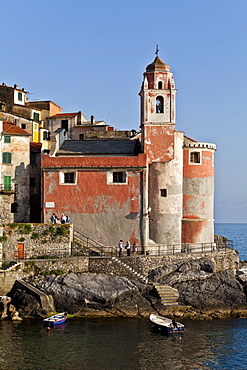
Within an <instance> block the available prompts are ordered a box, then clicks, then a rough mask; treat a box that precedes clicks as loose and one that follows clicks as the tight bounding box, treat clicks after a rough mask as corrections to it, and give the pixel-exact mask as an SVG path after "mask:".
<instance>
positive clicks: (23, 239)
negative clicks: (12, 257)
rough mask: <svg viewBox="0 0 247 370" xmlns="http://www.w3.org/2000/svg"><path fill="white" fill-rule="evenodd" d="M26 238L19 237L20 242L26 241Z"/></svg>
mask: <svg viewBox="0 0 247 370" xmlns="http://www.w3.org/2000/svg"><path fill="white" fill-rule="evenodd" d="M25 240H26V239H25V238H23V236H22V237H21V238H20V239H18V242H24V241H25Z"/></svg>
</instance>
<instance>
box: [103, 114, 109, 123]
mask: <svg viewBox="0 0 247 370" xmlns="http://www.w3.org/2000/svg"><path fill="white" fill-rule="evenodd" d="M107 114H109V112H104V114H103V121H104V122H105V117H106V115H107Z"/></svg>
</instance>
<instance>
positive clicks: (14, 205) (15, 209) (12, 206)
mask: <svg viewBox="0 0 247 370" xmlns="http://www.w3.org/2000/svg"><path fill="white" fill-rule="evenodd" d="M17 207H18V204H17V203H11V213H17Z"/></svg>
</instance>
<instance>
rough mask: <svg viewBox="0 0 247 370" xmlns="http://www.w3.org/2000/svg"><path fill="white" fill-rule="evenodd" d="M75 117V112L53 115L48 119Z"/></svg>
mask: <svg viewBox="0 0 247 370" xmlns="http://www.w3.org/2000/svg"><path fill="white" fill-rule="evenodd" d="M77 115H78V112H76V113H59V114H55V115H54V116H50V117H49V118H59V117H75V116H77Z"/></svg>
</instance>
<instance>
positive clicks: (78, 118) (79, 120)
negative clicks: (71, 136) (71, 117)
mask: <svg viewBox="0 0 247 370" xmlns="http://www.w3.org/2000/svg"><path fill="white" fill-rule="evenodd" d="M77 125H81V111H80V110H79V112H78V115H77Z"/></svg>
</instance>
